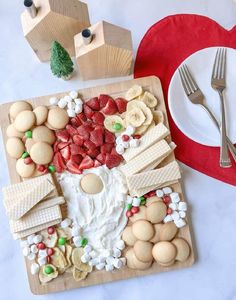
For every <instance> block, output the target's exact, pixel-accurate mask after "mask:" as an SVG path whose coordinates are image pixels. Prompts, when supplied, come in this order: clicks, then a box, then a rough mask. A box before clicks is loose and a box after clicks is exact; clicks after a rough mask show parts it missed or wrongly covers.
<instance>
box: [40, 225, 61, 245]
mask: <svg viewBox="0 0 236 300" xmlns="http://www.w3.org/2000/svg"><path fill="white" fill-rule="evenodd" d="M40 234H41V235H42V236H43V242H44V244H45V245H46V247H48V248H53V247H55V246H56V243H57V238H58V236H57V232H56V231H55V232H54V233H53V234H49V233H48V231H47V229H44V230H42V231H40Z"/></svg>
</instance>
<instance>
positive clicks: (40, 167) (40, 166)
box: [37, 165, 46, 172]
mask: <svg viewBox="0 0 236 300" xmlns="http://www.w3.org/2000/svg"><path fill="white" fill-rule="evenodd" d="M37 170H38V171H39V172H44V171H45V170H46V167H45V166H44V165H38V167H37Z"/></svg>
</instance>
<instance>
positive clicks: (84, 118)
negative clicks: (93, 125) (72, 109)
mask: <svg viewBox="0 0 236 300" xmlns="http://www.w3.org/2000/svg"><path fill="white" fill-rule="evenodd" d="M76 118H78V120H79V121H80V122H81V124H83V123H84V122H86V121H87V117H86V115H85V114H84V113H83V112H81V113H80V114H78V115H77V116H76Z"/></svg>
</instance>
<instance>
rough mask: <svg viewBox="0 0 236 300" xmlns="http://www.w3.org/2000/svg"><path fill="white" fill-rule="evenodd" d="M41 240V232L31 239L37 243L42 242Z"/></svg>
mask: <svg viewBox="0 0 236 300" xmlns="http://www.w3.org/2000/svg"><path fill="white" fill-rule="evenodd" d="M42 240H43V237H42V235H41V234H37V235H36V236H35V237H34V238H33V241H34V244H38V243H40V242H42Z"/></svg>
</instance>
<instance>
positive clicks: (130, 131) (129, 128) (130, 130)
mask: <svg viewBox="0 0 236 300" xmlns="http://www.w3.org/2000/svg"><path fill="white" fill-rule="evenodd" d="M134 132H135V128H134V127H133V126H131V125H129V126H128V127H127V128H126V130H125V132H124V134H127V135H132V134H134Z"/></svg>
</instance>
